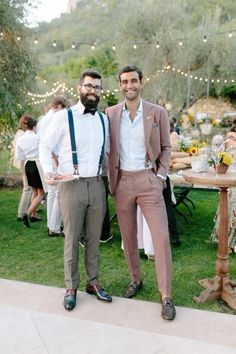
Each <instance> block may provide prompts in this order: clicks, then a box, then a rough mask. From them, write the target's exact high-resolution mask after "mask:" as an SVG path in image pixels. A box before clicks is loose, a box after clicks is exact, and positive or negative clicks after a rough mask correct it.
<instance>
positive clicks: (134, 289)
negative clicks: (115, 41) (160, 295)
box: [123, 280, 143, 299]
mask: <svg viewBox="0 0 236 354" xmlns="http://www.w3.org/2000/svg"><path fill="white" fill-rule="evenodd" d="M142 287H143V282H142V280H140V282H139V283H137V282H136V281H135V282H133V283H132V284H129V285H128V286H127V288H125V289H124V291H123V296H124V297H126V298H128V299H129V298H131V297H133V296H135V295H136V294H137V293H138V291H139V290H140V289H142Z"/></svg>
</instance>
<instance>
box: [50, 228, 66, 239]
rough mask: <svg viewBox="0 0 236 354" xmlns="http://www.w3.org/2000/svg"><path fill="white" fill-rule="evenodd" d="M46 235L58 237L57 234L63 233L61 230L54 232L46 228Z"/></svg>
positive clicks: (62, 234)
mask: <svg viewBox="0 0 236 354" xmlns="http://www.w3.org/2000/svg"><path fill="white" fill-rule="evenodd" d="M48 236H50V237H59V236H62V237H65V234H64V233H63V232H62V231H58V232H55V231H51V230H49V229H48Z"/></svg>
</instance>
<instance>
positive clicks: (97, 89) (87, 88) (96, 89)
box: [82, 84, 102, 92]
mask: <svg viewBox="0 0 236 354" xmlns="http://www.w3.org/2000/svg"><path fill="white" fill-rule="evenodd" d="M82 86H84V87H85V88H86V90H87V91H91V90H92V89H94V91H96V92H100V91H101V90H102V87H101V86H99V85H92V84H83V85H82Z"/></svg>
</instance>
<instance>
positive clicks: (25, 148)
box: [15, 114, 44, 227]
mask: <svg viewBox="0 0 236 354" xmlns="http://www.w3.org/2000/svg"><path fill="white" fill-rule="evenodd" d="M22 123H23V125H24V127H25V134H23V135H22V136H21V137H19V138H18V139H17V142H16V149H15V159H16V160H21V161H25V174H26V177H27V180H28V184H29V186H30V187H31V188H32V196H31V201H30V205H29V207H28V209H27V211H26V212H25V213H24V215H23V223H24V225H25V226H26V227H30V223H29V220H31V222H36V221H40V220H41V219H40V218H39V217H38V216H37V207H38V205H39V204H40V202H41V200H42V199H43V197H44V190H43V184H42V180H41V177H40V172H41V168H40V163H39V160H38V154H39V150H38V148H39V139H38V136H37V135H36V133H35V130H36V125H37V121H36V119H34V118H32V117H31V116H29V115H28V114H24V115H23V116H22Z"/></svg>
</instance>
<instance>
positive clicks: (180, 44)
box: [179, 39, 183, 47]
mask: <svg viewBox="0 0 236 354" xmlns="http://www.w3.org/2000/svg"><path fill="white" fill-rule="evenodd" d="M182 45H183V40H182V39H180V41H179V46H180V47H182Z"/></svg>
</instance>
